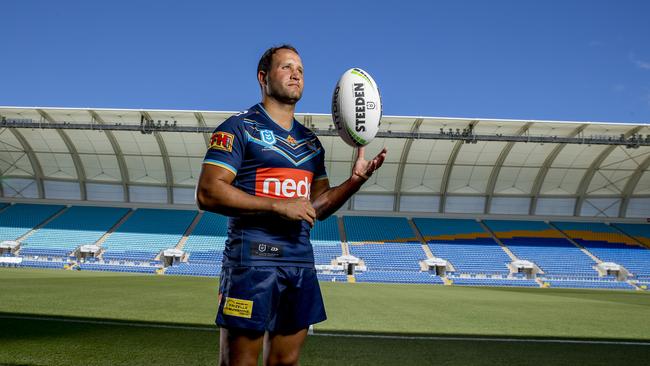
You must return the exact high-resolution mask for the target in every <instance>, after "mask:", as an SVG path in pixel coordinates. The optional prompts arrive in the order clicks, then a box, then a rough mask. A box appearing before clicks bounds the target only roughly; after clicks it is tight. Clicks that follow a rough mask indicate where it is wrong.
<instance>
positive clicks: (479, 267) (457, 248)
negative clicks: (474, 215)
mask: <svg viewBox="0 0 650 366" xmlns="http://www.w3.org/2000/svg"><path fill="white" fill-rule="evenodd" d="M413 222H415V225H416V226H417V227H418V230H420V233H422V236H423V237H424V239H425V240H426V241H427V243H428V246H429V249H430V250H431V252H432V253H433V255H434V256H436V257H438V258H442V259H445V260H447V261H449V262H451V264H452V265H453V266H454V268H455V270H456V273H489V274H508V273H509V272H510V270H509V269H508V263H510V262H511V259H510V257H509V256H508V255H507V254H506V252H505V251H504V250H503V249H502V248H501V247H500V246H499V244H498V243H497V242H495V241H494V239H492V237H491V236H490V234H489V233H488V232H486V231H485V230H484V229H483V227H481V225H480V224H479V223H477V222H476V221H474V220H459V219H429V218H414V219H413Z"/></svg>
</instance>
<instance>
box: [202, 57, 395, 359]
mask: <svg viewBox="0 0 650 366" xmlns="http://www.w3.org/2000/svg"><path fill="white" fill-rule="evenodd" d="M257 79H258V82H259V84H260V87H261V90H262V102H261V103H259V104H256V105H254V106H252V107H251V108H249V109H248V110H246V111H244V112H241V113H239V114H236V115H234V116H232V117H230V118H228V119H227V120H226V121H224V122H223V123H222V124H221V125H219V126H218V127H217V128H216V129H215V131H214V133H213V134H212V137H211V139H210V146H209V149H208V152H207V153H206V156H205V159H204V161H203V167H202V170H201V175H200V178H199V184H198V188H197V202H198V205H199V208H200V209H202V210H206V211H211V212H215V213H219V214H223V215H227V216H230V218H229V222H228V239H227V241H226V248H225V250H224V256H223V267H222V272H221V283H220V288H219V306H218V310H217V318H216V323H217V325H218V326H219V327H220V328H221V338H220V352H219V362H220V364H222V365H257V359H258V357H259V354H260V352H261V351H262V350H263V358H264V364H265V365H297V364H298V359H299V355H300V350H301V347H302V345H303V343H304V341H305V338H306V336H307V330H308V328H309V326H310V325H311V324H315V323H318V322H321V321H323V320H325V319H326V315H325V309H324V306H323V299H322V297H321V292H320V287H319V285H318V280H317V277H316V270H315V267H314V255H313V250H312V246H311V243H310V241H309V232H310V229H311V227H313V226H314V222H315V220H317V219H318V220H323V219H325V218H327V217H328V216H329V215H331V214H332V213H334V212H335V211H336V210H337V209H339V208H340V207H341V206H342V205H343V204H344V203H345V202H346V201H347V200H348V199H349V198H350V197H351V196H352V195H353V194H354V193H355V192H357V191H358V190H359V188H360V187H361V185H362V184H363V183H364V182H365V181H366V180H368V178H369V177H370V175H371V174H372V173H373V172H374V171H375V170H376V169H378V168H379V167H380V166H381V165H382V163H383V162H384V159H385V157H386V150H385V149H384V150H382V151H381V152H380V153H379V154H378V155H377V156H376V157H375V158H374V159H372V160H370V161H367V160H365V158H364V149H363V148H359V149H358V150H357V154H356V156H357V159H356V162H355V164H354V167H353V169H352V173H351V176H350V178H349V179H348V180H346V181H345V182H343V183H342V184H341V185H339V186H337V187H330V185H329V181H328V179H327V174H326V172H325V164H324V161H325V160H324V156H325V152H324V150H323V146H322V145H321V143H320V141H319V140H318V138H317V137H316V135H315V134H314V133H313V132H311V131H310V130H309V129H307V128H306V127H304V126H303V125H301V124H300V123H299V122H298V121H296V120H295V118H294V111H295V106H296V103H297V102H298V101H299V100H300V98H301V96H302V91H303V87H304V79H303V65H302V61H301V59H300V56H299V55H298V51H296V49H295V48H293V47H292V46H290V45H282V46H279V47H273V48H270V49H268V50H267V51H266V52H265V53H264V55H263V56H262V58H261V59H260V61H259V64H258V68H257ZM341 143H342V142H341Z"/></svg>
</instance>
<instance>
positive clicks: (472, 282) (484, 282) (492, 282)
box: [451, 277, 539, 287]
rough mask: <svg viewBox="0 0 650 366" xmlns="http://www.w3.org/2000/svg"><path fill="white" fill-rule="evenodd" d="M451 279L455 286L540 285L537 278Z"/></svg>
mask: <svg viewBox="0 0 650 366" xmlns="http://www.w3.org/2000/svg"><path fill="white" fill-rule="evenodd" d="M451 280H452V281H453V285H455V286H498V287H539V284H538V283H537V282H535V280H528V279H509V278H468V277H453V278H452V279H451Z"/></svg>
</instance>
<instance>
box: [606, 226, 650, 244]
mask: <svg viewBox="0 0 650 366" xmlns="http://www.w3.org/2000/svg"><path fill="white" fill-rule="evenodd" d="M612 226H614V227H616V228H617V229H619V230H621V231H622V232H624V233H626V234H627V235H629V236H631V237H633V238H634V239H636V240H637V241H638V242H639V243H641V244H643V245H645V246H646V247H647V248H650V225H649V224H619V223H615V224H612Z"/></svg>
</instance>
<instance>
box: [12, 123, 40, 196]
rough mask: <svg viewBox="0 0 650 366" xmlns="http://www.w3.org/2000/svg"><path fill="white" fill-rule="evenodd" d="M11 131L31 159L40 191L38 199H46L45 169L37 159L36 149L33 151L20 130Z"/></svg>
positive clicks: (13, 129) (37, 187) (37, 188)
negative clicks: (44, 185) (44, 186)
mask: <svg viewBox="0 0 650 366" xmlns="http://www.w3.org/2000/svg"><path fill="white" fill-rule="evenodd" d="M9 130H10V131H11V133H13V134H14V136H15V137H16V140H18V142H20V144H21V145H22V146H23V149H25V152H26V153H27V157H28V158H29V162H30V163H31V164H32V169H33V170H34V180H35V181H36V190H37V191H38V198H45V188H43V168H42V167H41V162H40V161H39V160H38V158H37V157H36V153H34V149H32V146H31V145H30V144H29V142H27V139H26V138H25V136H23V134H22V133H20V132H19V131H18V129H15V128H10V129H9Z"/></svg>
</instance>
